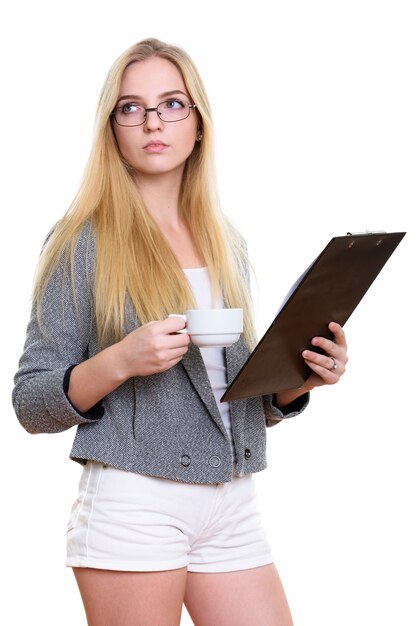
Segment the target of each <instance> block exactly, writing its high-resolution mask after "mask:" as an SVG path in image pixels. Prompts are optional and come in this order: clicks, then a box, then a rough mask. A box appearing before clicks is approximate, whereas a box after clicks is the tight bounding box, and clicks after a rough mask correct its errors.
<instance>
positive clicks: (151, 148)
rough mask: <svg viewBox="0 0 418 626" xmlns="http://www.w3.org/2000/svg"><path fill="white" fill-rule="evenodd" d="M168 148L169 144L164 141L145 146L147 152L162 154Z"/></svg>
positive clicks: (151, 142) (149, 143)
mask: <svg viewBox="0 0 418 626" xmlns="http://www.w3.org/2000/svg"><path fill="white" fill-rule="evenodd" d="M166 148H168V146H167V144H166V143H164V142H162V141H149V142H148V143H147V144H145V146H144V150H145V151H146V152H162V151H163V150H165V149H166Z"/></svg>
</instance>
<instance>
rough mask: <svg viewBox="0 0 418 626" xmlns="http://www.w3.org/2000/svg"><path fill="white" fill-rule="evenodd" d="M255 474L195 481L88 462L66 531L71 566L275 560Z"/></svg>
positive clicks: (195, 565) (238, 565)
mask: <svg viewBox="0 0 418 626" xmlns="http://www.w3.org/2000/svg"><path fill="white" fill-rule="evenodd" d="M272 560H273V559H272V557H271V552H270V547H269V545H268V542H267V540H266V537H265V533H264V530H263V528H262V526H261V521H260V514H259V512H258V510H257V503H256V495H255V485H254V481H253V479H252V477H251V476H245V477H243V478H234V479H233V480H232V482H231V483H225V484H223V483H221V484H217V485H194V484H192V485H191V484H186V483H178V482H175V481H172V480H166V479H163V478H154V477H150V476H143V475H141V474H134V473H131V472H125V471H122V470H118V469H115V468H113V467H110V466H105V465H103V464H102V463H97V462H95V461H89V462H88V463H87V464H86V465H85V466H84V469H83V473H82V476H81V480H80V487H79V495H78V498H77V500H76V501H75V503H74V506H73V508H72V511H71V518H70V521H69V524H68V534H67V565H68V566H69V567H93V568H99V569H112V570H123V571H157V570H169V569H177V568H180V567H187V568H188V570H189V571H191V572H228V571H234V570H241V569H249V568H252V567H260V566H261V565H267V564H268V563H271V562H272Z"/></svg>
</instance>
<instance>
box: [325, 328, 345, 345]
mask: <svg viewBox="0 0 418 626" xmlns="http://www.w3.org/2000/svg"><path fill="white" fill-rule="evenodd" d="M328 328H329V330H330V331H331V332H332V334H333V335H334V341H335V343H336V344H337V345H339V346H342V347H343V348H347V342H346V339H345V332H344V330H343V328H342V326H341V325H340V324H337V322H330V323H329V324H328Z"/></svg>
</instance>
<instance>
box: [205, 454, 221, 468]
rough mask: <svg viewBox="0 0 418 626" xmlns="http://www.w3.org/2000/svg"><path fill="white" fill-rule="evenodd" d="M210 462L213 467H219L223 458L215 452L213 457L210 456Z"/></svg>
mask: <svg viewBox="0 0 418 626" xmlns="http://www.w3.org/2000/svg"><path fill="white" fill-rule="evenodd" d="M208 463H209V465H210V466H211V467H219V466H220V464H221V459H220V458H219V457H218V456H216V454H213V455H212V456H211V457H209V461H208Z"/></svg>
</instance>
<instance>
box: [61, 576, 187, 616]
mask: <svg viewBox="0 0 418 626" xmlns="http://www.w3.org/2000/svg"><path fill="white" fill-rule="evenodd" d="M73 571H74V575H75V577H76V580H77V584H78V587H79V589H80V593H81V598H82V600H83V604H84V609H85V611H86V616H87V622H88V626H179V624H180V617H181V610H182V605H183V598H184V592H185V587H186V579H187V570H186V568H182V569H177V570H169V571H164V572H117V571H112V570H101V569H92V568H82V567H74V568H73Z"/></svg>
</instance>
